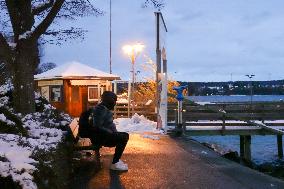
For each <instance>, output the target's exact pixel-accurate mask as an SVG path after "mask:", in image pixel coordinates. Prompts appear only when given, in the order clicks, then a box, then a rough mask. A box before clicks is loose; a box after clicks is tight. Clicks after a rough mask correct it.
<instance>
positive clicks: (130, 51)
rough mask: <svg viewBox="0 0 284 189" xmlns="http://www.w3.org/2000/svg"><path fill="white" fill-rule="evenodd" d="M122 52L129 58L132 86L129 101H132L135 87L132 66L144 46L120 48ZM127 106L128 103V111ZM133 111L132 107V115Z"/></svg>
mask: <svg viewBox="0 0 284 189" xmlns="http://www.w3.org/2000/svg"><path fill="white" fill-rule="evenodd" d="M122 49H123V51H124V53H125V54H127V55H128V56H129V58H130V61H131V72H132V82H131V83H132V86H131V92H130V101H132V102H133V101H134V98H133V97H134V96H133V93H134V86H135V69H134V64H135V61H136V58H137V56H138V55H139V54H140V53H141V52H142V50H143V49H144V45H143V44H141V43H136V44H134V45H125V46H123V47H122ZM129 104H130V102H128V109H129ZM133 110H134V106H133V105H132V113H133Z"/></svg>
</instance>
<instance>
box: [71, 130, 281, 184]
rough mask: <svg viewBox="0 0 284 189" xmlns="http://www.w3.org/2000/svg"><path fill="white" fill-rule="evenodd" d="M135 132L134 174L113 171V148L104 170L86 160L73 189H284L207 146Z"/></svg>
mask: <svg viewBox="0 0 284 189" xmlns="http://www.w3.org/2000/svg"><path fill="white" fill-rule="evenodd" d="M159 137H160V140H153V139H150V138H144V137H142V135H138V134H133V135H131V136H130V141H129V143H128V145H127V147H126V150H125V153H124V155H123V156H122V160H123V161H125V162H126V163H127V164H128V167H129V171H128V172H124V173H118V172H116V171H110V170H109V165H110V163H111V160H112V154H113V149H110V148H103V149H102V150H101V154H102V157H101V162H102V164H101V168H99V166H98V164H97V163H96V161H94V159H93V158H91V157H89V158H85V159H83V160H82V161H81V163H80V168H77V169H76V173H77V176H76V177H75V179H74V183H72V189H83V188H84V189H85V188H87V189H97V188H98V189H104V188H114V189H120V188H126V189H132V188H141V189H147V188H157V189H165V188H169V189H199V188H200V189H207V188H208V189H211V188H212V189H223V188H224V189H234V188H236V189H246V188H250V189H254V188H255V189H262V188H265V189H266V188H268V189H270V188H272V189H274V188H278V189H280V188H281V189H283V188H284V181H281V180H279V179H276V178H273V177H270V176H268V175H265V174H262V173H260V172H257V171H254V170H252V169H250V168H247V167H244V166H241V165H239V164H237V163H234V162H232V161H229V160H227V159H224V158H222V157H220V156H219V155H218V154H217V153H215V152H214V151H212V150H210V149H208V148H207V147H204V146H202V145H201V144H199V143H197V142H195V141H191V140H187V141H186V140H184V139H172V138H170V137H169V136H167V135H166V136H161V135H159Z"/></svg>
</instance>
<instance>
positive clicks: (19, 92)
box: [12, 40, 38, 114]
mask: <svg viewBox="0 0 284 189" xmlns="http://www.w3.org/2000/svg"><path fill="white" fill-rule="evenodd" d="M12 65H13V71H14V74H13V75H14V77H13V84H14V92H13V98H14V99H13V103H14V108H15V110H16V111H17V112H20V113H23V114H27V113H32V112H35V95H34V91H35V86H34V85H35V84H34V71H35V68H36V66H37V65H38V47H37V42H36V41H26V40H25V41H23V42H19V44H18V48H17V50H16V57H15V62H14V64H12Z"/></svg>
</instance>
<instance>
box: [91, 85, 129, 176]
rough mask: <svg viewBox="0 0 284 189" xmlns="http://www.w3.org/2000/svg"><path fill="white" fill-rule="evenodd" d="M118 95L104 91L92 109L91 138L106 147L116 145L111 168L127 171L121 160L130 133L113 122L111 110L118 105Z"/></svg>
mask: <svg viewBox="0 0 284 189" xmlns="http://www.w3.org/2000/svg"><path fill="white" fill-rule="evenodd" d="M116 101H117V96H116V94H115V93H113V92H111V91H104V92H103V94H102V96H101V103H99V104H98V105H97V106H96V107H95V108H94V109H93V111H92V114H91V116H92V120H93V121H92V123H93V124H92V127H93V128H92V131H93V132H92V133H89V134H90V136H89V137H90V139H91V141H92V143H93V144H96V145H99V146H106V147H115V153H114V156H113V160H112V164H111V166H110V169H112V170H118V171H127V170H128V166H127V164H126V163H124V162H123V161H122V160H120V158H121V156H122V154H123V151H124V149H125V146H126V145H127V142H128V140H129V134H128V133H126V132H118V131H117V130H116V126H115V124H114V123H113V113H112V111H111V110H113V109H114V106H115V105H116Z"/></svg>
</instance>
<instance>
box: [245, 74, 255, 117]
mask: <svg viewBox="0 0 284 189" xmlns="http://www.w3.org/2000/svg"><path fill="white" fill-rule="evenodd" d="M246 76H247V77H248V78H249V80H250V82H249V83H250V119H251V120H252V80H251V79H252V78H253V77H254V76H255V75H253V74H251V75H246Z"/></svg>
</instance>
